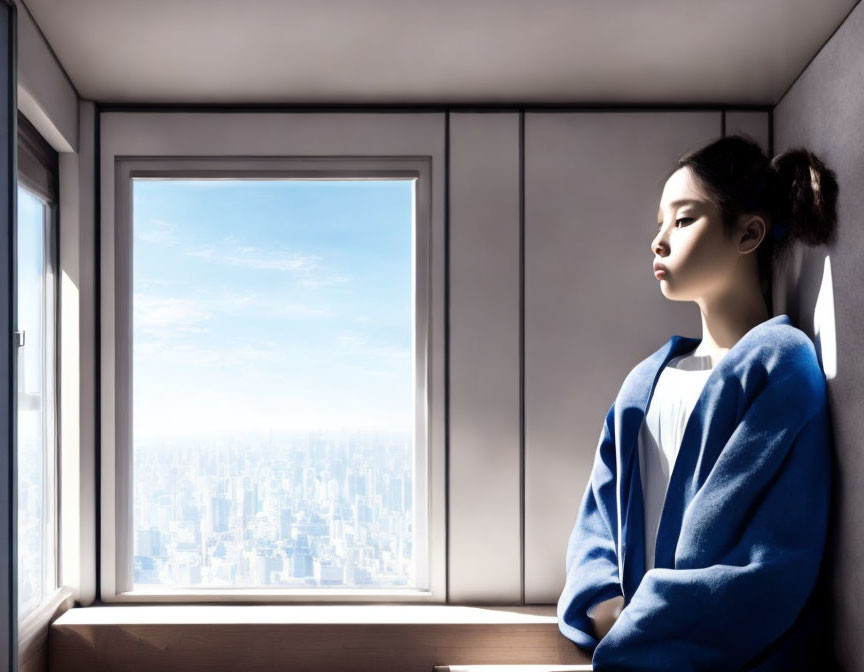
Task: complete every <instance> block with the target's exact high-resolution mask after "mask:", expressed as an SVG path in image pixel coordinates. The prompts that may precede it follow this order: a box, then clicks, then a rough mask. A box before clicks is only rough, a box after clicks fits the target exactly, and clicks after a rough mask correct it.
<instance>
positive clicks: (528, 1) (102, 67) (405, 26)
mask: <svg viewBox="0 0 864 672" xmlns="http://www.w3.org/2000/svg"><path fill="white" fill-rule="evenodd" d="M17 2H18V4H19V5H21V4H23V5H24V6H25V8H26V9H28V10H29V11H30V12H31V13H32V15H33V17H34V19H35V20H36V22H37V24H38V25H39V27H40V28H41V30H42V32H43V33H44V35H45V37H46V38H47V40H48V42H49V43H50V45H51V47H52V48H53V50H54V52H55V53H56V55H57V58H58V59H59V61H60V63H61V64H62V66H63V67H64V69H65V70H66V72H67V73H68V75H69V77H70V78H71V80H72V83H73V84H74V86H75V87H76V88H77V90H78V93H79V95H80V96H81V97H82V98H85V99H89V100H95V101H99V102H112V103H132V102H135V103H143V102H149V103H224V104H239V103H247V104H248V103H286V104H303V103H314V104H366V103H377V104H381V103H389V104H421V103H431V104H443V103H450V104H470V103H473V104H520V103H534V104H538V103H577V104H584V103H600V104H607V103H608V104H634V103H636V104H653V103H660V104H670V103H674V104H716V103H725V104H732V105H734V104H739V105H750V104H758V105H774V104H775V103H776V102H777V101H778V100H779V99H780V97H781V96H782V95H783V93H784V92H785V91H786V90H787V89H788V87H789V86H790V85H791V84H792V82H793V81H794V80H795V78H796V77H797V76H798V74H799V73H800V72H801V71H802V70H803V69H804V67H805V66H806V65H807V63H808V62H809V61H810V59H811V58H812V57H813V56H814V55H815V54H816V53H817V52H818V50H819V49H820V47H821V46H822V45H823V44H824V43H825V42H826V41H827V40H828V38H829V37H830V36H831V34H832V33H833V31H834V30H835V29H836V28H837V26H838V25H840V24H841V23H842V21H843V19H844V18H845V17H846V15H847V14H848V13H849V12H850V11H851V9H852V8H853V7H854V5H855V4H856V3H857V0H819V2H813V1H812V0H759V1H758V2H754V1H753V0H727V1H725V2H712V1H710V0H426V1H425V2H419V1H418V0H246V1H245V2H238V1H237V0H146V1H145V0H17Z"/></svg>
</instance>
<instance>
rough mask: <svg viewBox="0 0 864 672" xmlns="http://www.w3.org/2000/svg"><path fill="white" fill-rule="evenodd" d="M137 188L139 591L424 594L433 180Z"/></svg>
mask: <svg viewBox="0 0 864 672" xmlns="http://www.w3.org/2000/svg"><path fill="white" fill-rule="evenodd" d="M131 181H132V418H131V426H132V430H131V435H132V444H133V453H134V463H133V480H134V497H133V511H134V538H133V541H134V568H133V572H134V573H133V576H134V583H133V586H134V588H135V589H139V590H140V589H146V588H152V587H153V584H159V585H162V586H170V587H172V588H180V587H187V588H188V587H224V586H229V587H253V588H260V587H267V586H269V587H286V588H303V587H310V586H311V587H315V588H327V587H334V588H358V587H359V588H367V589H368V588H393V587H412V588H415V587H417V578H418V577H417V571H416V562H417V558H416V553H415V543H414V487H413V486H414V470H415V464H414V461H415V460H414V457H415V451H414V422H415V417H414V407H415V399H414V388H415V381H414V368H415V361H414V352H415V343H414V319H413V296H414V290H415V287H414V282H413V260H414V256H413V249H414V240H413V235H414V219H415V218H414V201H415V198H414V188H415V182H416V179H412V178H403V179H399V178H392V179H383V178H380V179H374V178H367V179H348V178H346V179H320V178H305V179H304V178H292V177H287V178H274V179H263V178H248V179H231V178H223V179H206V178H194V177H193V178H178V177H167V178H158V177H132V178H131Z"/></svg>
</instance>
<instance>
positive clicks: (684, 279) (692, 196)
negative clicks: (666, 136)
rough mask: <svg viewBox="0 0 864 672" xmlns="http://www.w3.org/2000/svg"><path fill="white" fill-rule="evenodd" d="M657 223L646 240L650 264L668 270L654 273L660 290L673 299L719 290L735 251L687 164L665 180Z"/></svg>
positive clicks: (735, 257)
mask: <svg viewBox="0 0 864 672" xmlns="http://www.w3.org/2000/svg"><path fill="white" fill-rule="evenodd" d="M657 224H658V228H657V235H656V236H655V237H654V239H653V240H652V241H651V251H652V253H653V254H654V258H653V260H652V264H653V263H659V264H662V265H663V266H665V267H666V269H667V270H666V272H665V273H660V274H655V276H654V277H655V278H657V280H659V282H660V291H662V292H663V295H664V296H665V297H666V298H667V299H671V300H673V301H694V300H696V299H699V298H702V297H710V296H711V295H719V294H721V293H722V292H723V289H724V288H725V287H726V286H727V283H728V282H729V281H730V279H731V278H732V277H733V272H734V270H735V265H736V263H737V262H738V260H739V258H740V255H739V253H738V250H737V247H736V245H735V241H734V239H733V240H727V239H726V238H725V236H724V233H723V223H722V221H721V217H720V211H719V209H718V208H717V206H716V205H714V203H712V202H711V201H710V200H709V199H708V198H707V197H706V195H705V194H703V193H702V192H701V191H700V190H699V188H698V187H697V185H696V184H695V181H694V180H693V178H692V174H691V172H690V169H689V168H688V167H684V168H680V169H678V170H677V171H675V173H673V174H672V176H671V177H670V178H669V179H668V180H667V181H666V185H665V186H664V188H663V194H662V196H661V198H660V209H659V210H658V212H657ZM652 272H653V269H652Z"/></svg>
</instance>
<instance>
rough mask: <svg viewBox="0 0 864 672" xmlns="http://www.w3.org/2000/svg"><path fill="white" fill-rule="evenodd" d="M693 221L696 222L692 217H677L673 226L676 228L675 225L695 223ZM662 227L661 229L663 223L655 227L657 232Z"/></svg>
mask: <svg viewBox="0 0 864 672" xmlns="http://www.w3.org/2000/svg"><path fill="white" fill-rule="evenodd" d="M695 221H696V220H695V218H693V217H679V218H678V219H676V220H675V224H676V226H677V224H678V223H679V222H695ZM662 227H663V222H660V223H659V224H658V225H657V230H658V231H659V230H660V229H661V228H662Z"/></svg>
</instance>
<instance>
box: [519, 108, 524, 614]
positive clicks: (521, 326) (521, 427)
mask: <svg viewBox="0 0 864 672" xmlns="http://www.w3.org/2000/svg"><path fill="white" fill-rule="evenodd" d="M519 540H520V541H519V556H520V557H519V591H520V595H519V600H520V604H522V605H524V604H525V108H524V107H523V108H520V109H519Z"/></svg>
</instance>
